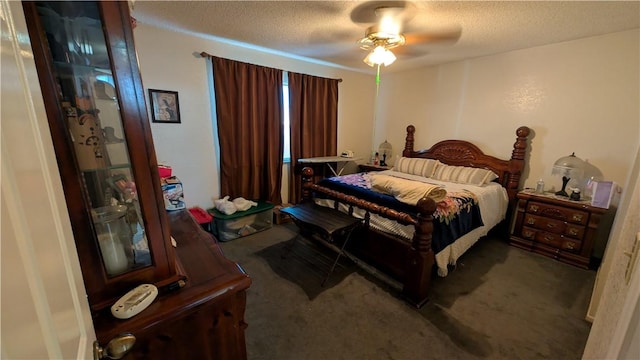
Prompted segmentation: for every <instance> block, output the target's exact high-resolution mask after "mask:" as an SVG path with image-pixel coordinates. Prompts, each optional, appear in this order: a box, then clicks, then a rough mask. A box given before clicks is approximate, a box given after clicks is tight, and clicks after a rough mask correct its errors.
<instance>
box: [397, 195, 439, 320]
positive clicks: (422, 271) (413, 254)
mask: <svg viewBox="0 0 640 360" xmlns="http://www.w3.org/2000/svg"><path fill="white" fill-rule="evenodd" d="M417 207H418V217H417V223H416V226H415V227H416V232H415V234H414V235H413V240H412V243H411V248H409V252H408V257H407V262H406V272H405V274H406V277H405V279H404V284H403V288H402V293H403V295H404V297H405V298H406V299H407V300H408V301H409V302H410V303H411V304H412V305H413V306H415V307H416V308H420V307H422V305H424V304H425V303H426V302H427V295H428V290H429V286H430V284H431V271H432V270H433V265H434V263H435V254H434V253H433V249H432V248H431V233H432V232H433V216H432V214H433V212H434V211H435V210H436V203H435V201H433V199H431V198H423V199H420V200H419V201H418V204H417Z"/></svg>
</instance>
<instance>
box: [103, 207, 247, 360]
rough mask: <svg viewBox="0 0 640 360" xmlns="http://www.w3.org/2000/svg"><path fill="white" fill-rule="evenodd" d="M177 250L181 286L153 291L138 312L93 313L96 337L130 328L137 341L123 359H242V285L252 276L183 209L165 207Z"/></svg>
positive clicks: (106, 339) (106, 338)
mask: <svg viewBox="0 0 640 360" xmlns="http://www.w3.org/2000/svg"><path fill="white" fill-rule="evenodd" d="M169 220H170V224H171V235H172V236H173V237H174V238H175V239H176V242H177V247H176V255H177V258H178V261H179V263H180V264H181V268H182V270H183V271H184V273H185V275H186V276H187V281H186V285H185V286H184V287H183V288H180V289H177V290H174V291H170V292H164V293H161V294H160V295H158V297H157V298H156V300H155V301H154V302H153V303H152V304H151V305H150V306H149V308H147V309H145V310H144V311H142V312H141V313H140V314H138V315H136V316H134V317H132V318H130V319H127V320H118V319H116V318H114V317H113V316H111V314H110V313H109V311H108V310H107V309H105V311H102V312H99V313H97V314H96V316H95V318H94V325H95V329H96V335H97V337H98V341H99V342H100V343H101V344H106V343H108V342H109V341H110V340H111V339H112V338H113V337H115V336H116V335H117V334H119V333H122V332H131V333H133V334H134V336H135V337H136V343H135V345H134V347H133V349H132V351H131V353H129V354H127V355H126V356H125V357H124V358H123V359H125V360H126V359H176V360H177V359H185V360H186V359H189V360H190V359H199V360H204V359H229V360H231V359H233V360H235V359H246V358H247V352H246V347H245V336H244V331H245V328H246V327H247V324H246V323H245V322H244V311H245V305H246V290H247V288H249V285H250V284H251V279H250V278H249V277H248V276H247V274H245V273H244V271H242V269H241V268H240V266H239V265H238V264H236V263H234V262H232V261H230V260H228V259H227V258H225V257H224V254H223V253H222V250H221V248H220V246H219V244H218V243H217V242H216V241H215V239H214V238H213V236H212V235H211V234H209V233H207V232H205V231H204V230H202V228H201V227H200V226H199V225H198V223H197V222H196V221H195V220H194V219H193V218H192V217H191V215H190V214H189V212H188V211H186V210H182V211H177V212H171V213H169Z"/></svg>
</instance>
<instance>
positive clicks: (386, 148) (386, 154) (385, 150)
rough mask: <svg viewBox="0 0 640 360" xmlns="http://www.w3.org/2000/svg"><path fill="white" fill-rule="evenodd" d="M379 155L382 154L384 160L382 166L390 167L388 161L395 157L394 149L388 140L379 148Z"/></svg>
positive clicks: (381, 162)
mask: <svg viewBox="0 0 640 360" xmlns="http://www.w3.org/2000/svg"><path fill="white" fill-rule="evenodd" d="M378 154H380V157H381V158H382V160H381V161H380V165H382V166H388V163H387V159H391V156H392V155H393V147H392V146H391V144H390V143H389V142H388V141H387V140H385V141H384V142H383V143H382V144H380V146H379V147H378Z"/></svg>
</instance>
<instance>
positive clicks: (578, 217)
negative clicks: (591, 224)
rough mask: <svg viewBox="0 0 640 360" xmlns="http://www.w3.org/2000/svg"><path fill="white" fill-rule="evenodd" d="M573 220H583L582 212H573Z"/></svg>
mask: <svg viewBox="0 0 640 360" xmlns="http://www.w3.org/2000/svg"><path fill="white" fill-rule="evenodd" d="M573 221H582V214H573Z"/></svg>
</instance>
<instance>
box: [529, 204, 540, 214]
mask: <svg viewBox="0 0 640 360" xmlns="http://www.w3.org/2000/svg"><path fill="white" fill-rule="evenodd" d="M530 209H531V212H538V210H539V208H538V205H531V207H530Z"/></svg>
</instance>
